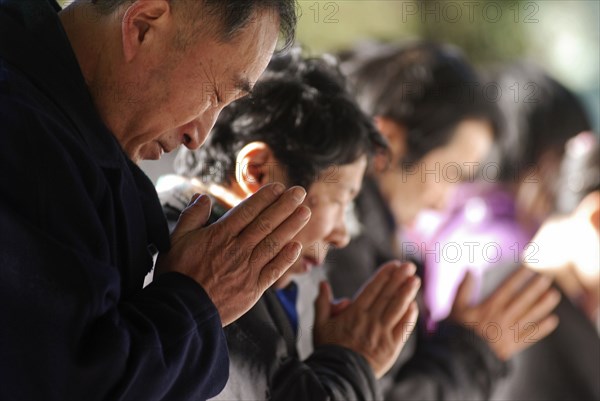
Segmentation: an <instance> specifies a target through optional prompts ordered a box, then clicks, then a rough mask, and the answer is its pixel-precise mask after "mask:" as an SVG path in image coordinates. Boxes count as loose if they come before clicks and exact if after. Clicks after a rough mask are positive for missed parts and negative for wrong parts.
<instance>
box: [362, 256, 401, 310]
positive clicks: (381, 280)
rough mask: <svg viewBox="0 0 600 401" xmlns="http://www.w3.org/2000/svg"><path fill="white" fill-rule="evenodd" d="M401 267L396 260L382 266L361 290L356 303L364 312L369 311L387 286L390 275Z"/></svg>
mask: <svg viewBox="0 0 600 401" xmlns="http://www.w3.org/2000/svg"><path fill="white" fill-rule="evenodd" d="M398 267H400V261H397V260H394V261H391V262H388V263H386V264H384V265H383V266H381V267H380V268H379V270H378V271H377V273H375V275H374V276H373V277H372V278H371V279H370V280H369V281H368V282H367V284H365V286H364V287H363V288H362V289H361V290H359V292H358V295H357V297H356V300H355V301H354V303H355V304H356V305H357V306H358V307H360V308H361V309H363V310H368V309H369V307H370V306H371V304H372V303H373V301H374V300H375V298H377V295H378V294H379V293H380V292H381V289H382V288H383V287H384V286H385V285H386V284H387V282H388V280H389V279H390V275H391V274H392V273H393V272H394V271H396V269H397V268H398Z"/></svg>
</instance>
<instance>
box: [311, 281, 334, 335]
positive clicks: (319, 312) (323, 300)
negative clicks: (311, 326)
mask: <svg viewBox="0 0 600 401" xmlns="http://www.w3.org/2000/svg"><path fill="white" fill-rule="evenodd" d="M331 297H332V295H331V288H330V287H329V284H327V282H326V281H321V283H319V295H318V296H317V299H315V325H319V326H320V325H323V324H325V323H327V320H329V317H330V315H331Z"/></svg>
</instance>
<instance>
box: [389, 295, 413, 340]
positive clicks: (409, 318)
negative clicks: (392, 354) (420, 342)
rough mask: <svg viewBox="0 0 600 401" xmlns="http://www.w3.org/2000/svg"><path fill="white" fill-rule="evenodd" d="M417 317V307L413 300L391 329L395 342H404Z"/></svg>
mask: <svg viewBox="0 0 600 401" xmlns="http://www.w3.org/2000/svg"><path fill="white" fill-rule="evenodd" d="M418 317H419V308H418V306H417V303H416V302H415V301H413V302H411V304H410V305H409V307H408V310H407V311H406V313H405V314H404V316H402V319H400V321H399V322H398V324H396V327H394V329H393V331H392V338H393V339H394V341H395V342H398V341H401V342H402V344H404V343H406V340H408V337H409V336H410V335H411V334H412V332H413V331H414V329H415V327H417V319H418Z"/></svg>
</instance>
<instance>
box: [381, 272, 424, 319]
mask: <svg viewBox="0 0 600 401" xmlns="http://www.w3.org/2000/svg"><path fill="white" fill-rule="evenodd" d="M420 287H421V280H420V279H419V277H416V276H413V277H410V278H409V279H408V280H406V283H405V284H404V285H403V286H402V288H401V289H400V291H399V292H398V293H397V295H396V296H395V297H394V298H393V299H392V300H391V301H390V302H389V304H388V305H387V307H386V309H385V311H384V313H383V315H382V317H383V322H384V323H385V324H387V325H390V326H395V325H396V324H397V323H398V322H399V321H400V319H402V316H404V315H405V314H406V310H407V309H408V307H409V306H410V304H411V303H412V302H413V301H414V300H415V297H416V296H417V292H418V291H419V288H420Z"/></svg>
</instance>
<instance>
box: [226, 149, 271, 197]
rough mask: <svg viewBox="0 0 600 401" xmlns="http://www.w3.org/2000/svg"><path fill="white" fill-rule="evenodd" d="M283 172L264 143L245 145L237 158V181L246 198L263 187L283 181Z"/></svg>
mask: <svg viewBox="0 0 600 401" xmlns="http://www.w3.org/2000/svg"><path fill="white" fill-rule="evenodd" d="M281 171H282V166H280V165H279V164H278V163H277V160H276V159H275V157H274V155H273V151H272V150H271V148H270V147H269V145H267V144H266V143H264V142H251V143H249V144H247V145H245V146H244V147H243V148H242V149H241V150H240V151H239V153H238V155H237V158H236V169H235V179H236V182H237V184H238V186H239V187H240V188H241V190H242V191H243V192H244V193H245V194H246V196H248V195H252V194H253V193H255V192H257V191H258V190H259V189H260V188H261V187H262V186H263V185H266V184H268V183H270V182H275V181H276V180H279V181H281V174H280V172H281Z"/></svg>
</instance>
